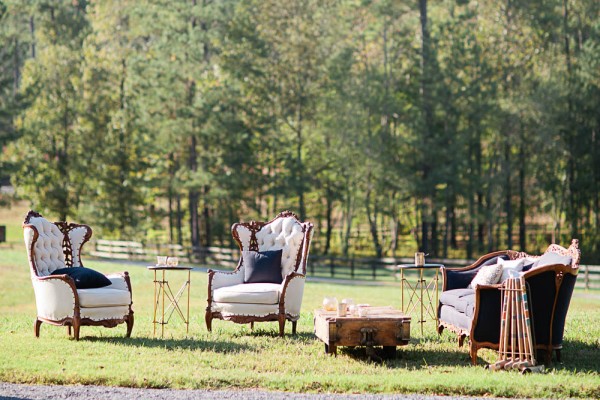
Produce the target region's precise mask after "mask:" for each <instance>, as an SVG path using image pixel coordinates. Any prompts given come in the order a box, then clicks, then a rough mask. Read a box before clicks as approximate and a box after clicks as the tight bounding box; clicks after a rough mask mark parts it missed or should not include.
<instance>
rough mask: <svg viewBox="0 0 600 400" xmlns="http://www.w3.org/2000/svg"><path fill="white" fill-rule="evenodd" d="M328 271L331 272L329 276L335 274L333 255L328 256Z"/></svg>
mask: <svg viewBox="0 0 600 400" xmlns="http://www.w3.org/2000/svg"><path fill="white" fill-rule="evenodd" d="M329 273H330V274H331V277H332V278H333V276H334V275H335V271H334V266H333V256H329Z"/></svg>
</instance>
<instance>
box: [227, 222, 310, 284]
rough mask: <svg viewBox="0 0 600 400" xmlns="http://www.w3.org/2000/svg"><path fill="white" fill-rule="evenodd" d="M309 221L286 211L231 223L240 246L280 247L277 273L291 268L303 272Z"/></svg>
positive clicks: (248, 248) (242, 247)
mask: <svg viewBox="0 0 600 400" xmlns="http://www.w3.org/2000/svg"><path fill="white" fill-rule="evenodd" d="M312 228H313V225H312V224H311V223H310V222H300V221H299V220H298V218H297V217H296V215H295V214H294V213H292V212H290V211H284V212H282V213H280V214H279V215H278V216H277V217H275V219H273V220H272V221H269V222H256V221H252V222H249V223H236V224H234V225H233V226H232V227H231V230H232V234H233V237H234V239H235V240H236V241H237V243H238V245H239V246H240V250H242V251H244V250H254V251H268V250H280V249H281V250H282V254H281V276H282V277H285V276H286V275H289V274H290V273H292V272H297V273H300V274H303V275H305V274H306V259H307V257H308V248H309V244H310V240H311V237H312Z"/></svg>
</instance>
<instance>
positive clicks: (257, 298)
mask: <svg viewBox="0 0 600 400" xmlns="http://www.w3.org/2000/svg"><path fill="white" fill-rule="evenodd" d="M280 290H281V285H278V284H276V283H242V284H239V285H233V286H225V287H222V288H219V289H215V290H214V292H213V301H216V302H219V303H252V304H276V303H278V302H279V294H280V293H279V291H280Z"/></svg>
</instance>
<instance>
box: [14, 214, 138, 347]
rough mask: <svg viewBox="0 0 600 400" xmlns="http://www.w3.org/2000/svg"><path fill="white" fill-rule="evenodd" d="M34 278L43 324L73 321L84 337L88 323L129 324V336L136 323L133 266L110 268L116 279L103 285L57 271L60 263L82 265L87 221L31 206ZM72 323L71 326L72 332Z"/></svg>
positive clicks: (28, 238) (27, 231) (27, 235)
mask: <svg viewBox="0 0 600 400" xmlns="http://www.w3.org/2000/svg"><path fill="white" fill-rule="evenodd" d="M23 233H24V239H25V246H26V248H27V256H28V259H29V266H30V273H31V281H32V284H33V290H34V293H35V301H36V306H37V318H36V323H35V327H34V328H35V335H36V337H37V336H39V330H40V325H41V324H42V322H46V323H49V324H52V325H67V326H69V327H71V326H72V327H73V328H74V336H75V338H76V339H79V328H80V326H82V325H102V326H106V327H114V326H116V325H118V324H120V323H123V322H125V323H126V324H127V336H130V335H131V329H132V328H133V310H132V308H131V306H132V296H131V283H130V281H129V274H128V273H127V272H124V273H118V274H110V275H108V276H107V277H108V279H109V280H110V281H111V285H109V286H106V287H103V288H97V289H77V288H76V287H75V283H74V281H73V279H71V278H70V277H69V276H67V275H51V273H52V272H54V271H55V270H57V269H59V268H79V267H82V266H83V265H82V263H81V256H80V253H81V248H82V246H83V245H84V244H85V243H86V242H87V241H88V240H89V239H90V237H91V236H92V230H91V229H90V227H89V226H87V225H78V224H67V223H65V222H57V223H52V222H49V221H47V220H46V219H44V218H43V217H42V216H41V215H40V214H38V213H36V212H34V211H30V212H29V213H28V214H27V217H26V218H25V222H24V223H23ZM70 331H71V330H70V328H69V332H70Z"/></svg>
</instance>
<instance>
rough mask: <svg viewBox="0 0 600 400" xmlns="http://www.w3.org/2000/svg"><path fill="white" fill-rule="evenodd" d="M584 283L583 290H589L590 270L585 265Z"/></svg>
mask: <svg viewBox="0 0 600 400" xmlns="http://www.w3.org/2000/svg"><path fill="white" fill-rule="evenodd" d="M584 282H585V290H589V289H590V269H589V267H588V266H587V265H586V266H585V279H584Z"/></svg>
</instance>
